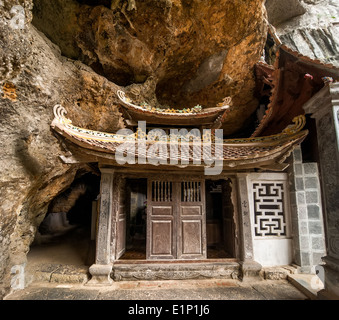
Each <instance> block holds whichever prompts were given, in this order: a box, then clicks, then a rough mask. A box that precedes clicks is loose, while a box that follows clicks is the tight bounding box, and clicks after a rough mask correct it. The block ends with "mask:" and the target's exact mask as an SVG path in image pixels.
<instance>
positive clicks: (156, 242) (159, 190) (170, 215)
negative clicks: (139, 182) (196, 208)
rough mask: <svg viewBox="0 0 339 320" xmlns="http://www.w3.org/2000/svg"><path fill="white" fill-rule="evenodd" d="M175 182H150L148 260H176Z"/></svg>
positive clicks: (148, 199) (148, 198)
mask: <svg viewBox="0 0 339 320" xmlns="http://www.w3.org/2000/svg"><path fill="white" fill-rule="evenodd" d="M174 185H175V183H174V182H173V181H159V180H151V179H149V180H148V192H147V245H146V257H147V259H175V258H176V228H175V222H176V219H175V217H176V206H175V202H176V199H175V198H176V197H175V195H174Z"/></svg>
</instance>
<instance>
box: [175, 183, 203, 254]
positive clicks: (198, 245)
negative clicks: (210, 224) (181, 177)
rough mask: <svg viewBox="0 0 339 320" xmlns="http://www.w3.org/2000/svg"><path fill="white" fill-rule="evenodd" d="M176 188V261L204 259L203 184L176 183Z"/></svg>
mask: <svg viewBox="0 0 339 320" xmlns="http://www.w3.org/2000/svg"><path fill="white" fill-rule="evenodd" d="M177 188H178V189H179V190H177V197H178V207H179V208H178V209H179V210H178V235H177V244H178V259H205V258H206V257H207V256H206V254H207V253H206V214H205V182H204V181H203V180H201V181H200V180H199V181H198V180H195V181H182V182H179V183H177Z"/></svg>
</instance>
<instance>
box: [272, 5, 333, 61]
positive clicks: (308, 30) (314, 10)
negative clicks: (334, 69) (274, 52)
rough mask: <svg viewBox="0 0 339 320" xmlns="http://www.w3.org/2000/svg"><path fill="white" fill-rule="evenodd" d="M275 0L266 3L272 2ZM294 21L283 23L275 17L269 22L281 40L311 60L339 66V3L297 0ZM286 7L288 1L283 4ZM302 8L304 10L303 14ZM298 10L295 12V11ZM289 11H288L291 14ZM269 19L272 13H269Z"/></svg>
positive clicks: (291, 19)
mask: <svg viewBox="0 0 339 320" xmlns="http://www.w3.org/2000/svg"><path fill="white" fill-rule="evenodd" d="M272 1H273V0H267V2H272ZM293 2H294V3H297V2H299V5H295V7H294V6H291V7H290V9H289V10H291V9H292V10H291V11H290V14H291V18H289V19H288V20H284V21H281V20H279V19H278V17H274V16H273V14H272V21H270V22H271V23H272V24H273V25H274V26H275V27H276V30H277V33H278V35H279V37H280V39H281V41H282V42H283V43H284V44H286V45H287V46H289V47H290V48H292V49H294V50H296V51H298V52H300V53H301V54H303V55H306V56H308V57H310V58H312V59H319V60H321V61H323V62H326V63H332V64H334V65H336V66H339V2H338V1H337V0H304V1H299V0H294V1H293ZM281 3H284V4H285V1H281ZM300 6H302V7H303V8H304V10H305V13H304V14H300V12H301V10H300ZM297 7H298V8H299V9H295V11H293V8H297ZM289 10H287V11H289ZM268 16H269V17H270V14H268Z"/></svg>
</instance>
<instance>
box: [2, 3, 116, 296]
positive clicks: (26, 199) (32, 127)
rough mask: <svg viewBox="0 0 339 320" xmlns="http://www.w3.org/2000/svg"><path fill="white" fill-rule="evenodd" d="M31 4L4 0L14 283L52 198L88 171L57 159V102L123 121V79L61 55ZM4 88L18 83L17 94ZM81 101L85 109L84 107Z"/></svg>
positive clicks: (6, 187) (7, 216)
mask: <svg viewBox="0 0 339 320" xmlns="http://www.w3.org/2000/svg"><path fill="white" fill-rule="evenodd" d="M15 5H21V8H23V7H24V8H25V10H26V11H25V12H26V16H24V22H25V23H24V24H22V25H21V24H17V25H12V24H11V21H12V19H13V17H15V13H14V14H10V13H9V12H10V10H11V8H13V7H14V6H15ZM31 7H32V3H31V2H30V1H25V2H23V1H4V2H3V1H2V2H0V15H1V19H0V42H1V47H0V72H1V82H0V85H1V93H2V94H1V98H0V113H1V117H0V122H1V126H0V127H1V129H0V135H1V140H2V147H1V152H0V164H1V165H0V194H1V203H0V239H1V244H2V245H1V250H0V283H1V284H2V285H1V287H4V288H8V286H9V274H10V272H9V270H10V268H11V266H13V265H22V264H23V263H25V261H26V254H27V252H28V250H29V246H30V244H31V243H32V241H33V239H34V236H35V233H36V230H37V227H38V226H39V224H40V223H41V221H42V220H43V218H44V216H45V214H46V212H47V208H48V205H49V204H50V202H51V201H52V200H53V198H54V197H55V196H56V195H58V194H59V193H61V192H62V191H64V190H65V189H66V188H67V187H68V186H69V185H70V184H71V183H72V181H73V180H74V177H75V175H76V174H77V172H78V173H80V174H82V173H85V172H87V171H89V169H88V168H87V167H85V166H82V165H72V166H70V165H65V164H63V163H62V162H61V161H60V160H59V159H58V156H59V155H64V154H65V151H64V150H63V149H62V148H61V146H60V144H59V142H58V140H57V139H56V138H55V137H54V136H53V134H52V133H51V130H50V123H51V121H52V119H53V112H52V109H53V106H54V105H55V104H57V103H62V104H63V105H64V106H65V107H66V108H67V109H68V110H69V114H70V117H71V118H73V119H77V120H78V121H79V124H82V125H88V126H89V127H90V126H92V127H96V128H101V129H102V130H108V129H110V130H112V129H113V130H114V129H116V128H119V127H121V122H120V114H119V112H118V111H117V110H116V108H114V102H113V101H112V96H113V95H114V90H115V89H116V88H117V86H116V85H114V84H112V83H110V82H108V81H107V80H106V79H105V78H103V77H101V76H98V75H97V74H96V73H94V72H93V71H92V70H91V69H89V68H88V67H85V66H84V65H82V64H81V63H78V62H74V61H70V60H68V59H66V58H64V57H62V56H61V55H60V52H59V50H58V48H57V47H55V46H54V45H53V44H52V43H51V42H50V41H49V40H48V39H47V38H45V37H44V36H43V35H42V34H40V33H38V32H37V31H36V29H35V28H34V27H33V26H31V25H30V24H29V21H30V16H31V14H30V8H31ZM19 8H20V7H19ZM6 84H7V86H6ZM5 87H6V88H8V87H10V88H11V94H9V93H8V92H6V91H5V89H4V88H5ZM82 101H86V103H84V104H83V105H84V106H85V107H83V109H84V110H85V111H84V112H79V111H80V110H81V109H80V108H81V105H82V103H83V102H82ZM78 104H79V105H78ZM81 114H82V115H83V116H84V117H82V116H81ZM95 114H96V115H95ZM102 114H106V115H107V116H106V117H102ZM3 290H4V289H3ZM3 290H1V292H0V296H1V294H2V293H3Z"/></svg>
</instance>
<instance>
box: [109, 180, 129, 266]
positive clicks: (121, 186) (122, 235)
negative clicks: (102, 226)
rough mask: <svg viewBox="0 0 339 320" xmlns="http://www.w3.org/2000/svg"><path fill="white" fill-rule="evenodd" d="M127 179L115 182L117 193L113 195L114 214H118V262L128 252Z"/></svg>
mask: <svg viewBox="0 0 339 320" xmlns="http://www.w3.org/2000/svg"><path fill="white" fill-rule="evenodd" d="M125 184H126V182H125V179H122V178H118V179H117V180H116V181H115V186H116V191H114V195H113V204H112V205H113V212H116V217H117V219H116V223H117V227H116V232H117V244H116V257H115V259H116V260H118V259H120V258H121V256H122V255H123V254H124V253H125V252H126V206H125V197H126V190H125Z"/></svg>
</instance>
